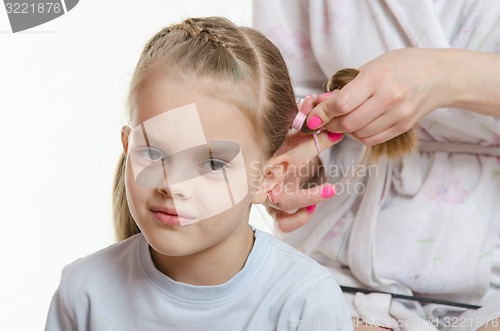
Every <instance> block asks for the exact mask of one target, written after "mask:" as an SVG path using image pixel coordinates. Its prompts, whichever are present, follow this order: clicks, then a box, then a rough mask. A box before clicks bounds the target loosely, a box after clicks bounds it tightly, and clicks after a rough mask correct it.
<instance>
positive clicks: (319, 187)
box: [268, 96, 343, 232]
mask: <svg viewBox="0 0 500 331" xmlns="http://www.w3.org/2000/svg"><path fill="white" fill-rule="evenodd" d="M318 100H321V98H319V97H316V96H311V97H307V98H306V99H305V100H303V101H302V102H301V103H299V105H298V107H299V109H300V110H301V111H302V112H304V113H305V114H308V113H309V112H310V111H311V109H312V108H313V106H314V105H315V104H316V102H318ZM342 138H343V135H342V134H338V133H330V132H327V131H322V132H321V133H319V134H318V135H317V139H318V144H319V148H320V150H321V151H323V150H325V149H327V148H329V147H331V146H333V145H334V144H336V143H338V142H339V141H341V140H342ZM284 153H286V154H288V156H289V158H290V164H289V166H288V177H287V178H286V180H285V181H284V182H283V183H281V184H278V185H276V186H275V188H274V189H273V190H272V191H270V192H269V199H270V200H271V203H269V204H268V211H269V213H270V214H271V215H272V216H273V217H274V218H275V219H276V220H277V222H278V226H279V228H280V229H281V230H282V231H283V232H290V231H293V230H295V229H297V228H299V227H301V226H302V225H304V224H305V223H307V222H308V221H309V220H310V219H311V217H312V213H313V212H314V208H315V207H316V204H317V203H319V202H322V201H325V200H328V199H329V198H331V197H333V196H334V194H335V191H334V187H333V185H331V184H328V183H326V182H325V181H324V176H323V173H321V170H323V172H324V169H321V168H322V165H321V163H320V160H319V157H318V150H317V148H316V144H315V142H314V139H313V137H312V135H311V134H305V133H302V132H300V131H297V130H291V131H290V133H289V135H288V137H287V139H286V140H285V142H284V143H283V145H282V146H281V148H280V149H279V150H278V152H277V154H278V155H279V154H284Z"/></svg>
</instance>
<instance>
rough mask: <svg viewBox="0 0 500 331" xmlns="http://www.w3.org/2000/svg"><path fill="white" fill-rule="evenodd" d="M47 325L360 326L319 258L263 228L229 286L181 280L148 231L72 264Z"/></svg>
mask: <svg viewBox="0 0 500 331" xmlns="http://www.w3.org/2000/svg"><path fill="white" fill-rule="evenodd" d="M45 330H46V331H72V330H96V331H101V330H106V331H128V330H129V331H159V330H179V331H214V330H215V331H216V330H221V331H238V330H252V331H266V330H272V331H275V330H352V325H351V317H350V314H349V311H348V309H347V306H346V304H345V302H344V300H343V297H342V294H341V291H340V288H339V286H338V284H337V282H336V281H335V279H333V277H332V276H331V274H330V273H329V272H328V271H327V270H326V269H325V268H323V267H322V266H320V265H319V264H318V263H316V262H315V261H313V260H312V259H310V258H308V257H306V256H305V255H303V254H302V253H300V252H298V251H296V250H295V249H293V248H292V247H290V246H288V245H286V244H284V243H282V242H280V241H279V240H278V239H276V238H274V237H273V236H271V235H269V234H267V233H265V232H262V231H259V230H255V242H254V246H253V248H252V251H251V253H250V255H249V257H248V259H247V261H246V263H245V266H244V268H243V269H242V270H241V271H240V272H239V273H238V274H236V275H235V276H234V277H233V278H231V279H230V280H229V281H227V282H226V283H224V284H221V285H215V286H193V285H189V284H185V283H179V282H176V281H174V280H172V279H170V278H169V277H167V276H165V275H164V274H162V273H161V272H160V271H158V269H156V267H155V265H154V264H153V261H152V259H151V255H150V252H149V245H148V243H147V241H146V239H145V238H144V236H143V235H142V234H137V235H135V236H133V237H131V238H129V239H127V240H125V241H122V242H120V243H117V244H114V245H112V246H110V247H108V248H106V249H103V250H101V251H98V252H96V253H94V254H92V255H89V256H87V257H85V258H82V259H79V260H77V261H75V262H74V263H72V264H70V265H68V266H67V267H65V268H64V270H63V273H62V279H61V283H60V285H59V288H58V289H57V291H56V293H55V294H54V297H53V299H52V304H51V307H50V310H49V314H48V318H47V325H46V329H45Z"/></svg>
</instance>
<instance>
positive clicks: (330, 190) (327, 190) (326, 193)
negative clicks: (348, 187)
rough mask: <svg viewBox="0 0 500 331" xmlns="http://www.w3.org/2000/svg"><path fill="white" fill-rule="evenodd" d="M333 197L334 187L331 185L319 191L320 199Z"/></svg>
mask: <svg viewBox="0 0 500 331" xmlns="http://www.w3.org/2000/svg"><path fill="white" fill-rule="evenodd" d="M334 195H335V187H333V185H327V186H325V187H324V188H323V190H322V191H321V197H322V198H331V197H333V196H334Z"/></svg>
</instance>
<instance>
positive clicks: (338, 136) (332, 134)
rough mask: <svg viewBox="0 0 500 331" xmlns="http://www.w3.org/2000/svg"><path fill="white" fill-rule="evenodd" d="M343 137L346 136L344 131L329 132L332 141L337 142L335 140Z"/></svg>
mask: <svg viewBox="0 0 500 331" xmlns="http://www.w3.org/2000/svg"><path fill="white" fill-rule="evenodd" d="M342 137H344V134H343V133H337V132H328V139H330V141H334V142H335V141H338V140H340V139H342Z"/></svg>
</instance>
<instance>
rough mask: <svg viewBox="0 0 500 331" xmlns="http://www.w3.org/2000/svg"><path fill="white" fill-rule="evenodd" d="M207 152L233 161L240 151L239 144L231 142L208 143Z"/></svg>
mask: <svg viewBox="0 0 500 331" xmlns="http://www.w3.org/2000/svg"><path fill="white" fill-rule="evenodd" d="M207 146H208V152H209V154H210V155H211V156H212V155H214V154H215V155H217V156H219V157H226V158H228V159H230V160H232V159H234V158H235V157H236V156H237V155H238V154H239V153H240V151H241V147H240V145H239V144H237V143H235V142H233V141H209V142H208V144H207Z"/></svg>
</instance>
